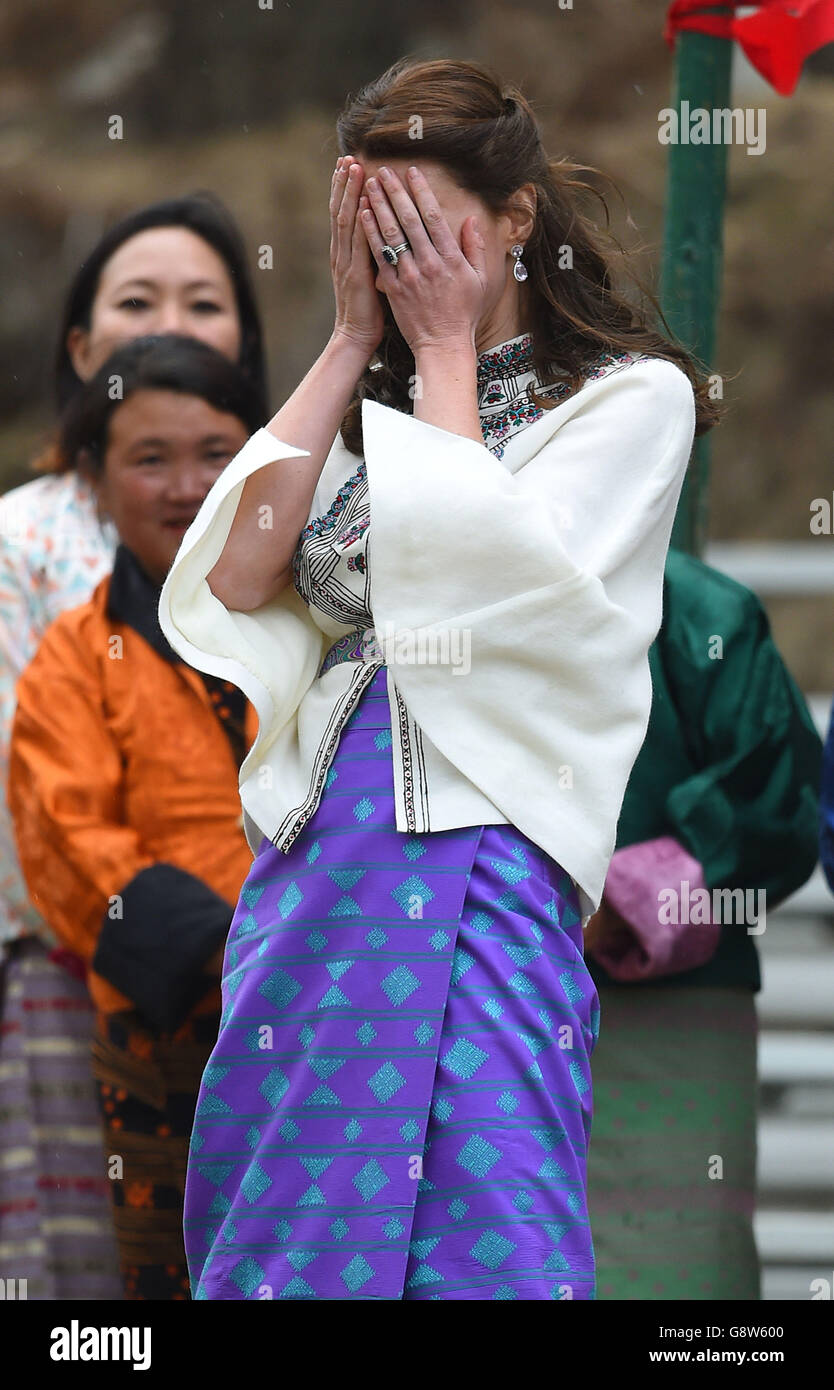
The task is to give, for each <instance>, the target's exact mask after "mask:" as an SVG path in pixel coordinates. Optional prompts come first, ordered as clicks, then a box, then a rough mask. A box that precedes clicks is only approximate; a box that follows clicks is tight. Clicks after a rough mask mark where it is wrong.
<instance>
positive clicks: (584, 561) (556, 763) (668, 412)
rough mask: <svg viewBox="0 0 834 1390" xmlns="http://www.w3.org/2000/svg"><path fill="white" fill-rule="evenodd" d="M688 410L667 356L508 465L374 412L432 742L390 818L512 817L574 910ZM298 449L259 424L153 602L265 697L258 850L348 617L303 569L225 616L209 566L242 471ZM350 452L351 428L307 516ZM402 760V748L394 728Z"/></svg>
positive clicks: (377, 455)
mask: <svg viewBox="0 0 834 1390" xmlns="http://www.w3.org/2000/svg"><path fill="white" fill-rule="evenodd" d="M694 422H695V412H694V400H693V394H692V388H691V386H690V384H689V382H688V380H687V378H686V377H685V375H684V373H683V372H681V371H680V370H679V369H678V368H677V367H675V366H674V365H673V364H672V363H669V362H665V361H662V360H660V359H639V360H636V361H631V362H627V363H626V364H625V365H623V366H618V367H617V368H615V369H614V370H612V371H610V372H607V373H606V374H605V375H602V376H598V377H596V378H595V379H593V380H590V381H588V382H587V383H586V384H585V386H584V387H583V388H582V390H580V391H579V392H577V393H576V394H575V395H574V396H572V397H570V398H569V399H568V400H567V401H564V402H563V403H562V404H560V405H558V406H556V407H554V408H553V409H552V410H549V411H546V412H545V413H544V415H543V416H542V417H541V418H540V419H539V420H537V421H535V422H534V423H532V424H530V425H529V426H527V427H526V428H525V429H523V430H521V431H520V432H519V433H517V434H516V435H514V436H513V437H512V439H510V441H509V442H508V444H507V446H506V449H505V452H504V456H503V458H502V459H500V460H498V459H496V458H495V456H494V455H493V454H492V453H491V452H490V451H489V450H488V449H487V448H486V447H485V446H484V445H482V444H478V443H476V442H475V441H474V440H470V439H466V438H464V437H462V436H460V435H456V434H453V433H452V432H450V431H447V430H443V429H440V428H438V427H436V426H434V425H429V424H426V423H425V422H422V421H419V420H416V419H414V418H413V417H412V416H410V415H406V414H404V413H401V412H398V411H395V410H392V409H390V408H389V407H386V406H382V405H379V404H378V403H376V402H373V401H365V402H364V403H363V407H362V424H363V433H364V450H365V462H366V465H367V476H368V486H369V493H370V508H371V513H370V514H371V526H370V530H369V540H368V546H367V563H368V569H369V573H370V593H371V605H372V609H373V618H374V626H375V630H376V632H377V635H378V638H379V640H380V641H381V642H382V645H383V649H384V651H385V653H386V660H387V664H388V668H389V693H390V695H391V700H392V710H393V709H394V708H395V700H396V696H397V694H398V695H399V697H400V700H401V701H403V702H404V704H405V706H406V708H407V711H408V714H409V716H410V717H411V719H412V720H413V721H416V724H417V726H419V730H420V731H421V737H422V747H421V750H420V751H421V754H422V775H423V778H424V785H423V786H422V787H421V797H420V806H419V807H418V808H417V809H416V810H415V808H414V807H413V806H411V807H410V808H409V806H408V805H407V804H406V793H405V790H404V779H403V775H402V767H396V766H395V771H396V772H397V776H396V777H395V787H396V802H397V826H398V828H399V829H402V830H405V829H408V828H411V829H415V830H417V831H418V832H419V831H426V830H444V829H450V828H453V827H454V826H457V825H469V824H473V823H474V824H477V823H490V822H492V821H495V820H507V821H509V822H510V823H511V824H513V825H515V826H516V827H517V828H518V829H519V830H520V831H521V832H522V833H524V834H525V835H528V836H529V837H530V839H532V840H533V841H534V842H535V843H536V844H538V845H539V846H540V847H541V848H542V849H544V850H545V851H546V853H548V854H549V855H550V856H551V857H552V858H553V859H555V860H556V861H557V862H558V863H559V864H561V865H562V867H563V868H564V869H565V871H566V872H567V873H568V874H570V875H571V877H572V878H573V879H574V880H575V882H576V884H577V886H578V888H579V893H580V900H581V905H582V911H583V915H588V914H589V913H591V912H593V911H595V910H596V908H597V906H598V905H599V901H600V898H601V896H602V888H603V884H604V882H605V875H606V871H607V868H608V864H609V862H610V859H611V856H612V854H613V849H614V844H615V839H616V826H617V820H618V817H619V812H620V808H621V805H622V800H623V796H624V794H625V788H626V784H627V782H628V777H629V774H630V772H631V767H632V765H633V763H634V760H635V758H636V756H637V753H638V752H639V749H640V746H641V744H642V741H643V738H644V736H645V732H646V727H647V725H648V719H649V712H650V705H651V680H650V675H649V668H648V660H647V653H648V649H649V646H650V645H651V643H652V641H653V640H654V637H655V636H656V633H657V630H658V628H659V625H660V619H661V603H662V581H663V567H664V562H665V557H666V551H667V548H668V543H669V537H670V534H671V528H672V522H673V520H674V515H675V509H676V506H677V501H678V497H679V494H680V489H681V486H682V483H683V478H684V473H685V469H686V464H687V461H688V458H689V453H690V449H691V445H692V439H693V434H694ZM305 453H306V451H305V450H302V449H297V448H294V447H292V446H291V445H288V444H284V443H282V442H281V441H280V440H277V439H276V438H275V437H274V436H273V435H271V434H270V432H269V431H268V430H259V431H258V432H257V433H256V434H255V435H253V436H252V438H251V439H250V440H249V441H248V443H247V444H246V445H245V446H244V448H243V449H242V450H241V451H240V453H239V454H238V455H237V456H236V458H235V459H233V460H232V462H231V463H230V464H229V467H228V468H227V469H226V470H225V472H224V473H223V474H222V475H221V477H220V478H219V479H218V480H217V482H216V483H215V485H214V487H213V488H212V490H211V492H210V493H209V495H208V497H207V498H206V501H205V503H204V504H203V507H202V508H201V510H200V513H199V515H198V517H197V518H196V520H195V521H194V523H193V525H192V526H191V527H190V528H189V531H188V532H187V533H186V536H185V537H184V539H183V542H182V545H181V548H180V551H179V553H178V555H177V558H176V560H175V562H174V565H173V567H172V569H171V572H170V574H169V575H168V578H167V580H166V583H165V585H164V587H163V590H162V596H161V601H160V622H161V624H162V629H163V631H164V633H165V635H166V637H167V638H168V641H169V642H170V643H171V645H172V646H173V647H174V648H175V650H177V651H178V652H179V653H180V655H182V656H183V658H184V659H185V660H186V661H188V662H190V663H191V664H192V665H194V666H196V667H198V668H199V669H202V670H206V671H209V672H211V673H214V674H217V675H221V676H223V677H225V678H227V679H229V680H232V681H234V683H235V684H237V685H238V686H239V687H240V688H241V689H242V690H243V691H244V693H245V694H246V695H247V696H248V697H249V698H250V699H251V700H252V702H253V703H254V705H255V707H256V709H257V712H258V715H259V719H260V731H259V735H258V739H257V741H256V743H255V745H254V747H253V748H252V750H251V751H250V754H249V756H248V757H247V759H246V761H245V762H244V764H243V767H242V769H241V800H242V802H243V807H244V824H245V825H246V827H247V836H248V837H249V843H250V845H251V846H252V848H253V850H255V849H256V848H257V846H258V844H259V843H260V836H261V834H265V835H267V836H268V837H269V838H270V839H273V838H274V837H275V836H276V833H277V832H278V831H279V829H282V830H283V831H285V830H286V826H287V824H288V823H289V822H288V817H289V820H291V819H292V813H293V810H294V808H297V807H299V806H300V805H302V803H304V802H305V798H307V799H309V794H310V786H311V779H312V776H313V773H314V769H315V765H316V763H317V760H318V764H319V766H320V765H321V759H322V755H323V748H324V746H325V744H326V743H327V740H328V737H329V734H328V730H329V729H331V728H332V726H333V715H334V710H335V709H336V707H337V706H340V704H341V703H342V702H343V701H345V700H346V699H348V698H349V691H350V689H351V686H352V685H353V684H355V681H356V678H357V671H356V663H353V662H347V663H344V664H342V665H337V666H334V667H332V668H331V669H330V670H329V671H328V672H327V673H326V674H325V675H324V676H323V677H321V678H317V670H318V666H319V664H320V661H321V659H322V657H323V654H324V651H325V650H326V648H327V646H328V645H329V644H330V642H332V641H333V640H334V637H335V636H337V635H339V632H340V631H341V629H340V628H339V626H338V625H337V624H336V625H334V623H333V621H332V619H327V620H326V621H325V620H323V618H322V617H321V615H319V617H318V621H315V620H314V618H315V616H316V615H314V614H312V615H311V613H310V610H309V609H308V608H307V606H306V604H305V603H304V602H303V600H302V599H301V598H300V596H299V595H298V594H297V593H296V591H295V590H294V589H293V588H292V587H290V588H288V589H286V590H284V591H283V592H282V593H281V594H280V595H278V597H277V598H276V599H275V600H273V601H272V602H271V603H269V604H265V605H263V607H262V608H260V609H258V610H257V611H255V612H252V613H235V612H231V611H228V610H227V609H225V608H224V606H223V605H222V604H221V603H220V602H219V600H218V599H216V598H215V596H214V595H213V594H212V593H211V591H210V589H209V588H208V584H207V582H206V575H207V574H208V572H209V571H210V570H211V568H212V567H213V565H214V564H215V562H216V560H217V558H218V557H219V555H220V552H221V550H222V548H223V544H224V542H225V540H226V537H227V535H228V532H229V528H230V526H231V522H232V519H233V516H234V513H235V510H236V507H237V504H238V501H239V497H240V493H241V491H242V485H243V481H244V480H245V479H246V478H247V477H248V476H250V475H251V474H252V473H253V472H255V471H256V470H257V469H258V468H260V467H263V466H265V465H266V464H267V463H269V462H272V461H273V460H277V459H279V458H290V457H295V456H300V455H303V454H305ZM359 463H360V460H359V459H358V458H357V456H356V455H353V454H350V453H349V452H348V451H347V450H346V449H345V447H344V445H343V444H342V442H341V439H340V438H339V437H338V436H337V438H336V441H335V442H334V445H333V448H332V450H331V452H330V455H329V456H328V459H327V461H326V463H325V467H324V470H323V472H322V476H321V481H320V483H319V486H318V487H317V489H316V495H315V498H314V502H313V507H312V509H311V519H312V518H313V517H316V516H319V515H321V514H322V513H323V512H324V511H325V510H326V508H327V506H328V504H329V501H330V500H332V498H333V496H335V494H336V492H337V490H338V488H339V487H340V486H341V485H342V484H343V483H344V482H345V480H346V479H348V478H349V477H350V476H351V475H353V474H355V472H356V469H357V467H358V466H359ZM403 634H405V635H407V639H408V640H406V641H403V640H402V636H403ZM453 637H454V638H456V639H457V641H458V646H457V647H455V645H454V644H453V643H452V642H451V639H452V638H453ZM461 639H465V643H466V645H467V646H468V650H469V653H470V665H469V670H468V671H467V672H464V671H463V670H461V669H460V668H459V667H457V666H456V664H454V663H452V662H450V661H448V660H447V661H442V660H441V661H437V660H431V659H426V654H427V653H431V652H434V653H437V652H438V651H440V652H443V651H447V652H448V651H450V650H451V651H455V650H457V651H459V650H460V642H461ZM392 756H393V757H394V758H395V760H396V759H397V758H398V757H400V750H399V748H398V739H397V736H396V731H395V736H394V745H393V750H392ZM415 815H416V816H417V820H416V821H415V819H414V817H415ZM282 847H284V846H283V843H282ZM286 847H288V846H286Z"/></svg>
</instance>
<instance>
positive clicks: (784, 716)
mask: <svg viewBox="0 0 834 1390" xmlns="http://www.w3.org/2000/svg"><path fill="white" fill-rule="evenodd" d="M716 626H717V625H716ZM720 630H721V632H722V636H723V653H722V656H721V659H720V660H718V659H715V660H709V659H708V658H707V657H706V656H705V654H704V652H703V650H701V649H700V648H699V650H698V651H691V650H689V649H688V647H687V644H686V642H685V641H682V642H681V643H680V644H675V646H674V650H673V652H672V653H671V654H670V658H669V660H668V661H667V663H666V666H667V678H668V680H669V683H670V688H671V689H672V690H673V692H674V700H675V705H676V708H677V711H678V714H679V719H680V722H681V725H682V727H683V728H684V729H685V730H686V732H687V737H688V738H689V740H690V742H691V744H692V748H693V761H695V762H697V765H698V771H696V772H695V773H693V775H692V776H691V777H688V778H686V779H685V780H684V781H683V782H680V783H678V784H677V785H676V786H675V787H673V788H672V790H671V792H670V793H669V795H668V798H667V804H666V810H667V820H668V823H669V826H670V833H671V834H673V835H674V836H676V838H677V839H679V840H680V841H681V842H682V843H683V844H684V845H685V847H686V848H687V849H688V850H689V852H690V853H691V854H693V855H694V856H695V858H696V859H697V860H698V861H699V863H700V864H701V865H702V867H703V871H704V877H705V880H706V884H707V886H708V887H709V888H710V889H712V888H716V887H728V888H751V889H752V888H759V889H763V890H764V891H765V892H766V894H767V898H766V901H767V904H768V908H771V909H772V908H773V907H776V906H777V905H778V904H779V903H780V902H782V901H783V899H785V898H786V897H788V895H789V894H791V893H793V892H795V891H796V890H797V889H798V888H800V887H801V886H802V884H803V883H804V882H805V881H806V879H807V878H809V877H810V875H811V874H812V873H813V871H814V867H815V865H816V862H817V854H818V816H819V786H820V775H821V770H822V742H821V740H820V737H819V734H818V733H817V730H816V727H815V725H814V722H813V719H812V717H811V714H810V712H809V710H808V707H807V705H806V703H805V700H804V697H803V695H802V693H801V691H800V690H799V689H798V687H797V685H796V682H795V681H794V679H793V677H792V676H791V674H790V672H789V671H788V669H787V667H786V666H785V663H784V661H783V660H782V657H781V655H780V653H779V650H778V648H777V647H776V644H775V643H774V641H773V638H772V636H771V632H770V624H769V622H768V619H767V615H766V613H765V612H764V609H763V608H762V606H761V604H760V603H759V601H758V599H757V598H756V596H755V595H754V594H752V593H748V594H746V595H745V596H744V598H743V602H742V604H741V606H740V607H739V608H738V609H737V610H736V611H735V613H734V616H733V617H732V618H730V617H729V616H728V617H727V618H726V619H725V620H724V621H723V622H722V623H721V628H720Z"/></svg>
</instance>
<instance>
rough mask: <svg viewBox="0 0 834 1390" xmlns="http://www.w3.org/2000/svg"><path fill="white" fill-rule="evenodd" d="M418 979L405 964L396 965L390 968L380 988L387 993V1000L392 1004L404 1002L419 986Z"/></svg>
mask: <svg viewBox="0 0 834 1390" xmlns="http://www.w3.org/2000/svg"><path fill="white" fill-rule="evenodd" d="M419 985H420V981H419V980H418V979H417V976H416V975H415V974H414V972H413V971H412V970H409V968H408V966H407V965H398V966H397V967H396V969H395V970H392V971H391V973H390V974H389V975H386V976H385V979H384V980H382V981H381V986H380V987H381V988H382V989H383V990H384V991H385V993H386V994H387V996H388V998H389V1000H390V1001H391V1003H392V1004H394V1005H399V1004H404V1003H405V1001H406V999H408V998H409V997H410V996H411V995H412V994H413V993H414V991H415V989H417V988H419Z"/></svg>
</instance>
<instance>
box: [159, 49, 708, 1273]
mask: <svg viewBox="0 0 834 1390" xmlns="http://www.w3.org/2000/svg"><path fill="white" fill-rule="evenodd" d="M415 115H419V119H420V135H421V138H420V139H419V140H415V139H414V138H413V131H414V121H415ZM337 129H338V141H339V149H340V155H341V157H340V158H339V159H338V160H337V163H336V168H335V169H334V171H333V176H332V182H331V193H330V218H331V254H330V269H331V273H332V277H333V282H334V290H335V298H336V316H335V323H334V329H333V333H332V335H331V337H330V339H329V341H328V343H327V345H326V346H325V348H324V350H323V352H322V354H321V355H320V357H318V359H317V360H316V362H315V363H314V364H313V366H312V367H311V369H310V371H309V372H308V374H307V375H306V376H305V378H304V380H303V381H302V382H301V383H300V385H299V386H298V388H297V389H296V391H295V392H294V393H293V395H292V396H291V397H290V398H289V400H288V401H287V402H286V404H285V405H284V406H283V407H282V409H281V410H280V411H279V412H278V414H277V415H276V416H275V417H274V418H273V419H272V420H271V421H270V422H269V424H268V426H267V427H266V428H263V429H261V430H259V431H258V432H257V433H256V434H255V435H254V436H253V437H252V438H251V439H250V440H249V441H248V443H247V444H246V446H245V448H244V449H243V450H242V451H241V453H240V454H239V455H238V456H237V458H235V459H234V460H233V461H232V463H231V464H230V465H229V468H228V469H227V471H226V473H225V474H224V476H223V478H222V479H221V480H220V481H219V482H218V485H217V487H216V489H214V490H213V491H212V494H211V497H210V498H209V499H208V500H207V502H206V504H205V506H204V507H203V508H202V509H201V512H200V515H199V516H198V518H197V520H196V521H195V523H194V525H193V527H192V528H191V529H190V530H189V533H188V535H187V537H186V538H185V540H184V542H183V545H182V548H181V550H180V553H179V554H178V556H177V559H176V561H175V563H174V565H173V567H172V570H171V573H170V574H169V576H168V579H167V580H166V583H165V586H164V587H163V591H162V599H161V605H160V620H161V623H162V627H163V631H164V632H165V633H166V635H167V636H168V638H169V640H170V641H171V643H172V645H173V646H174V647H175V648H176V649H177V650H179V651H180V652H181V653H182V654H183V655H184V657H185V658H186V659H187V660H188V661H189V662H191V663H193V664H195V665H196V666H198V667H205V669H208V670H212V669H215V670H223V671H224V672H228V673H229V674H230V675H231V677H232V679H234V680H235V681H236V682H239V683H240V685H241V688H242V689H243V690H245V691H246V693H247V694H248V695H249V696H250V698H251V699H252V700H253V702H254V703H255V705H256V707H257V709H258V713H259V717H260V729H259V737H258V741H257V743H256V745H255V747H254V748H253V750H252V753H251V754H250V757H249V759H247V763H246V764H245V765H244V767H243V769H242V770H241V798H242V802H243V807H244V813H245V815H244V822H245V827H246V831H247V836H248V838H249V842H250V844H251V845H252V848H253V850H254V851H256V858H255V861H254V864H253V865H252V868H251V870H250V872H249V874H248V876H247V879H246V883H245V885H244V886H243V888H242V891H241V895H240V898H239V900H238V905H237V909H236V912H235V916H234V920H233V922H232V927H231V930H230V933H229V939H228V944H227V948H226V957H225V963H224V971H223V1015H222V1021H221V1026H220V1033H219V1037H218V1040H217V1043H216V1045H215V1047H214V1050H213V1052H212V1056H211V1059H210V1062H209V1064H208V1066H207V1068H206V1071H205V1073H204V1076H203V1082H202V1087H201V1093H200V1100H199V1103H198V1107H197V1114H196V1118H195V1127H194V1136H193V1139H192V1145H191V1152H190V1158H189V1171H188V1180H187V1189H186V1205H185V1229H186V1249H187V1253H188V1258H189V1265H190V1271H191V1277H192V1284H193V1290H194V1294H195V1297H197V1298H210V1299H246V1298H258V1299H259V1298H267V1297H274V1298H285V1299H294V1300H295V1299H298V1300H306V1299H319V1298H321V1299H340V1300H341V1299H395V1300H399V1299H458V1300H460V1299H463V1300H475V1299H482V1300H491V1299H498V1300H503V1299H515V1298H520V1299H547V1300H550V1299H560V1300H561V1299H565V1300H569V1299H590V1298H593V1296H594V1256H593V1246H592V1240H591V1233H590V1230H589V1222H588V1208H587V1200H586V1160H587V1147H588V1138H589V1132H590V1124H591V1083H590V1066H589V1063H590V1055H591V1052H592V1049H593V1047H594V1043H595V1039H596V1034H597V1026H598V1009H597V995H596V991H595V989H594V985H593V981H592V980H591V977H590V975H589V973H588V970H587V968H586V965H585V961H584V959H583V949H582V945H583V943H582V923H583V919H585V918H587V917H589V915H590V914H591V913H592V912H593V911H594V910H595V909H596V908H597V906H598V905H599V902H600V898H601V893H602V887H603V883H604V879H605V872H606V868H607V865H608V861H609V859H610V857H611V852H612V850H613V846H614V838H615V829H616V823H617V816H618V813H619V809H620V805H621V802H622V798H623V793H624V791H625V786H626V782H627V780H628V775H629V771H630V769H631V766H632V764H633V762H634V759H635V757H636V755H637V752H638V750H639V747H640V744H641V742H642V739H643V736H644V734H645V731H646V724H647V721H648V716H649V706H650V701H651V681H650V676H649V669H648V662H647V652H648V648H649V646H650V644H651V642H652V640H653V638H654V636H655V634H656V633H657V630H658V627H659V624H660V618H661V593H662V582H663V565H664V559H665V556H666V550H667V546H668V543H669V536H670V532H671V528H672V521H673V517H674V513H675V507H676V504H677V500H678V496H679V493H680V488H681V485H682V482H683V476H684V471H685V468H686V463H687V460H688V457H689V452H690V447H691V444H692V439H693V434H694V431H695V428H696V425H697V426H698V428H700V429H705V428H708V427H709V425H710V424H711V423H712V422H713V420H714V418H715V415H714V407H713V406H712V403H711V402H710V401H709V399H708V397H707V393H706V384H705V383H704V382H702V381H701V380H700V378H699V377H698V374H697V372H696V371H695V368H694V367H693V365H692V364H691V362H690V361H689V359H688V358H687V356H686V354H685V352H684V351H683V350H682V349H681V348H679V347H676V346H675V345H673V344H671V343H669V342H668V341H667V340H666V339H664V338H663V337H662V336H661V335H660V334H659V333H657V332H655V331H654V330H653V328H652V327H651V326H650V325H649V324H648V323H647V322H646V321H645V320H644V319H643V318H641V316H640V314H639V313H638V312H637V311H635V310H634V308H633V307H631V306H630V305H629V304H627V303H626V301H625V300H624V299H622V298H621V297H620V296H619V295H618V294H617V293H616V292H615V291H614V289H613V287H612V283H611V277H610V269H609V266H608V263H607V261H606V259H605V257H604V255H603V254H602V252H601V250H600V246H599V244H598V240H597V237H596V234H595V233H594V231H593V229H592V227H591V225H590V223H589V222H588V221H587V220H586V219H585V218H584V217H583V216H582V214H581V211H580V209H579V205H578V201H577V194H578V189H577V180H576V178H575V173H576V171H575V169H574V167H573V166H571V165H569V164H567V163H564V162H559V161H556V160H552V159H549V158H548V156H547V155H546V153H545V151H544V149H543V147H542V142H541V137H540V132H539V129H538V126H537V123H536V121H535V119H534V116H533V114H532V112H531V109H530V107H529V105H528V103H527V102H526V101H525V99H524V98H523V96H522V95H521V94H520V93H519V92H518V91H517V90H516V89H515V88H508V87H507V86H506V85H505V84H503V83H501V82H500V81H499V80H498V79H497V78H496V77H495V76H494V75H493V74H491V73H489V72H487V71H486V70H484V69H482V68H481V67H479V66H477V65H475V64H471V63H466V62H453V61H445V60H443V61H434V62H413V61H411V60H408V59H406V60H403V61H402V62H401V63H398V64H396V65H395V66H394V67H393V68H392V69H390V70H389V71H388V72H386V73H385V74H383V75H382V77H380V78H379V80H378V81H376V82H374V83H372V84H371V85H370V86H369V87H368V88H366V89H365V90H364V91H363V92H361V93H360V94H359V96H358V97H356V99H355V100H353V101H351V102H350V104H349V105H348V107H347V109H346V110H345V111H344V112H343V114H342V115H341V117H340V119H339V122H338V128H337ZM566 247H567V248H569V249H570V252H571V255H570V257H569V258H567V257H566V256H565V249H566ZM568 265H569V268H567V267H568ZM375 358H376V361H374V360H373V359H375Z"/></svg>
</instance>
